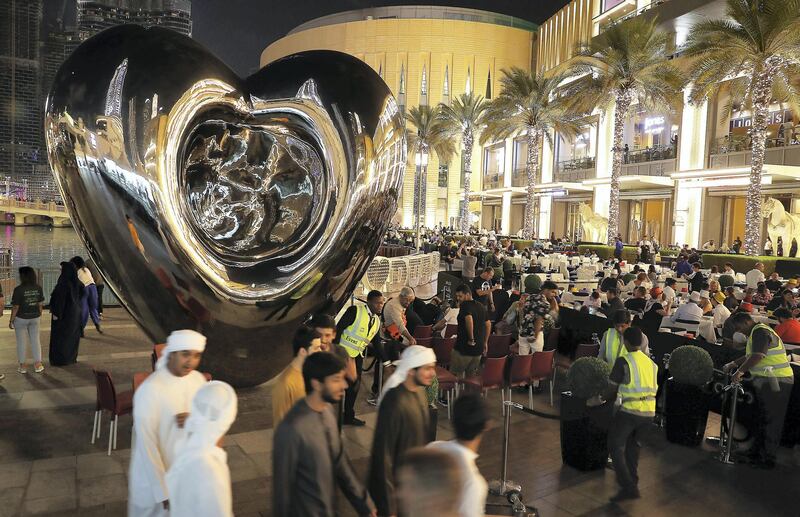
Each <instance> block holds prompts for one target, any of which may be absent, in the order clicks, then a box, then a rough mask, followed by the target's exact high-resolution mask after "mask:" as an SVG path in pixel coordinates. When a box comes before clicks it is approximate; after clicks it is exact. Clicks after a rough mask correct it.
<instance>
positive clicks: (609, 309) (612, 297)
mask: <svg viewBox="0 0 800 517" xmlns="http://www.w3.org/2000/svg"><path fill="white" fill-rule="evenodd" d="M606 298H607V299H608V302H606V303H603V305H602V306H601V307H600V312H602V313H603V314H605V315H606V318H609V319H611V318H613V317H614V313H615V312H617V311H624V310H625V305H624V304H623V303H622V300H620V299H619V291H617V290H616V289H609V290H608V291H607V292H606Z"/></svg>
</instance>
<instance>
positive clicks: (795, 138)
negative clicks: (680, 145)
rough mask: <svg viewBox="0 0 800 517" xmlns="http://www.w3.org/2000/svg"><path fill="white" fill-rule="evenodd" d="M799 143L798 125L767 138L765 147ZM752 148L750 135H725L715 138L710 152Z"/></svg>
mask: <svg viewBox="0 0 800 517" xmlns="http://www.w3.org/2000/svg"><path fill="white" fill-rule="evenodd" d="M793 145H800V126H798V127H797V129H796V130H793V131H791V132H788V131H787V133H786V134H785V135H784V136H778V137H774V138H767V148H775V147H790V146H793ZM752 149H753V140H752V138H750V135H727V136H723V137H722V138H716V139H714V141H713V142H712V143H711V154H729V153H738V152H743V151H751V150H752Z"/></svg>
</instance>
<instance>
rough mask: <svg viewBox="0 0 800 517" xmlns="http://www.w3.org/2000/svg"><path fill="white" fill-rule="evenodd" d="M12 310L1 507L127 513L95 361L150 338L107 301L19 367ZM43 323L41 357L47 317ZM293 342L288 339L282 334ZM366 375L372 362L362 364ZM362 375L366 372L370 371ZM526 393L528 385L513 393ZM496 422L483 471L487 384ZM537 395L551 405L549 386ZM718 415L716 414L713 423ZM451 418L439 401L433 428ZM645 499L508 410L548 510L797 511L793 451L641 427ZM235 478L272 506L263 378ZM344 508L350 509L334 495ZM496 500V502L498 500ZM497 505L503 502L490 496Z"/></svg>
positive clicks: (354, 431) (125, 437) (134, 362)
mask: <svg viewBox="0 0 800 517" xmlns="http://www.w3.org/2000/svg"><path fill="white" fill-rule="evenodd" d="M6 318H8V313H6V315H5V316H4V317H3V318H2V319H1V320H0V328H1V329H2V330H0V372H2V373H5V374H6V378H5V380H3V381H2V382H0V515H2V516H5V515H9V516H11V515H76V516H82V517H83V516H94V515H97V516H117V515H120V516H122V515H125V509H126V503H125V500H126V496H127V471H128V462H129V458H130V430H131V418H130V416H126V417H123V418H121V419H120V425H119V438H118V449H117V450H116V451H114V452H113V453H112V455H111V456H110V457H109V456H107V455H106V452H105V451H106V445H107V441H106V440H107V439H108V419H107V417H106V418H105V419H104V425H103V434H102V436H101V438H100V441H99V442H98V443H96V444H94V445H92V444H91V443H90V438H91V436H90V434H91V429H92V418H93V412H94V398H95V387H94V381H93V377H92V370H91V368H92V366H95V367H97V368H101V369H107V370H109V371H110V372H111V373H112V375H113V378H114V382H115V384H116V385H117V387H118V389H120V390H123V389H128V388H129V387H130V385H131V379H132V376H133V373H134V372H137V371H148V370H149V369H150V357H149V356H150V347H151V344H150V343H149V341H148V339H147V338H146V337H145V335H144V334H143V333H142V332H141V331H140V330H139V329H138V328H137V326H136V325H135V324H134V323H133V321H132V320H131V319H130V317H129V316H128V315H127V314H126V313H125V312H124V311H122V310H121V309H107V310H106V319H105V322H104V327H105V330H106V333H105V334H104V335H99V334H97V333H96V332H95V331H94V329H88V330H87V337H86V338H85V339H83V340H82V341H81V348H80V355H79V358H78V360H79V362H78V364H76V365H73V366H70V367H66V368H56V367H49V366H48V365H47V364H46V366H47V369H46V370H45V371H44V373H42V374H34V373H32V372H31V373H28V374H27V375H20V374H18V373H17V372H16V352H15V345H14V334H13V331H12V330H10V329H8V328H7V323H8V321H7V319H6ZM43 326H44V328H43V330H42V342H43V343H44V346H43V349H44V350H43V354H44V356H45V357H47V345H46V344H47V342H48V339H49V334H50V333H49V322H47V323H45V324H44V325H43ZM285 346H289V344H288V343H287V344H285ZM367 375H370V374H367ZM365 384H366V385H367V386H368V385H369V381H367V382H366V383H365ZM517 396H518V397H519V400H520V401H521V402H524V401H525V400H526V399H527V395H522V394H520V395H517ZM490 403H491V405H492V408H493V409H494V410H495V412H496V416H497V422H498V425H497V427H495V428H494V429H493V430H491V431H490V432H489V433H488V435H487V437H486V439H485V440H484V442H483V445H482V447H481V450H480V458H479V460H478V466H479V468H480V470H481V471H482V473H483V474H484V476H485V477H486V478H487V479H494V478H497V477H498V474H499V473H500V464H501V459H500V458H501V456H500V454H501V451H502V433H501V427H500V425H499V424H500V423H501V419H500V401H499V396H498V395H497V394H496V393H494V394H490ZM535 405H536V407H537V408H538V409H541V410H542V411H555V410H552V409H551V408H550V407H549V403H548V401H547V400H546V397H545V396H544V395H541V396H540V395H537V397H536V401H535ZM358 408H359V412H360V416H361V417H362V418H363V419H364V420H366V421H367V426H366V427H363V428H345V431H344V435H345V443H346V447H347V451H348V453H349V455H350V458H351V459H352V461H353V464H354V466H355V467H356V469H357V470H358V471H359V472H360V473H361V475H362V476H365V475H366V467H367V461H368V455H369V447H370V442H371V439H372V433H373V429H374V424H375V416H376V414H375V410H374V408H373V407H371V406H369V405H367V404H366V402H365V400H364V393H362V394H361V396H360V400H359V405H358ZM718 425H719V421H718V420H717V419H716V418H711V419H710V421H709V431H710V432H711V431H713V430H714V429H717V428H718ZM451 436H452V430H451V427H450V424H449V422H448V420H447V413H446V411H445V410H444V409H443V410H442V411H440V417H439V437H440V438H442V439H447V438H450V437H451ZM642 442H643V445H644V448H643V451H642V459H641V464H640V478H641V481H640V487H641V491H642V499H640V500H637V501H632V502H626V503H623V504H618V505H617V504H610V503H609V502H608V498H609V497H610V496H611V495H613V494H614V493H615V492H616V486H615V481H614V475H613V472H612V471H610V470H601V471H595V472H580V471H577V470H575V469H572V468H570V467H566V466H563V465H562V463H561V456H560V443H559V425H558V421H557V420H552V419H545V418H539V417H532V416H528V415H525V414H520V413H517V414H514V415H513V423H512V426H511V450H512V454H511V455H510V461H509V477H510V478H511V479H514V480H515V481H517V482H519V483H521V484H522V486H523V495H524V498H525V501H526V502H528V503H529V504H532V505H534V506H536V507H537V508H538V509H539V511H540V514H541V515H542V516H544V517H550V516H573V515H632V516H648V517H650V516H680V517H689V516H695V515H696V516H708V515H726V514H728V515H753V516H759V515H765V516H766V515H769V516H776V517H777V516H797V515H800V506H798V503H797V497H796V493H797V489H798V481H800V467H798V466H797V464H796V463H795V461H796V459H795V458H794V457H793V454H792V451H790V450H786V449H783V450H781V455H780V458H779V465H778V467H777V468H776V469H775V470H774V471H763V470H755V469H752V468H750V467H747V466H740V465H737V466H726V465H722V464H720V463H718V462H717V461H716V460H715V459H714V457H713V452H712V449H711V448H708V447H707V446H705V445H704V446H703V447H702V448H697V449H691V448H686V447H680V446H677V445H672V444H669V443H668V442H666V440H665V439H664V435H663V432H662V431H661V430H659V429H657V428H652V429H651V430H650V432H649V433H648V434H647V435H646V436H644V437H643V438H642ZM224 446H225V450H226V451H227V453H228V461H229V464H230V468H231V475H232V479H233V494H234V506H235V513H236V515H237V516H239V517H249V516H256V515H262V516H267V515H271V511H270V506H271V502H270V494H271V492H272V479H271V458H272V456H271V451H272V416H271V407H270V399H269V387H268V386H261V387H258V388H252V389H246V390H240V391H239V416H238V418H237V420H236V423H235V424H234V425H233V428H232V429H231V431H230V433H229V435H228V436H227V437H226V438H225V442H224ZM340 499H341V500H340V503H341V504H340V506H341V512H340V515H352V512H351V511H350V510H349V508H347V506H346V502H345V501H344V498H343V497H342V498H340ZM493 511H494V508H493ZM494 513H497V514H506V515H507V514H508V512H507V511H506V512H505V513H504V512H503V510H502V509H501V508H497V509H496V511H494Z"/></svg>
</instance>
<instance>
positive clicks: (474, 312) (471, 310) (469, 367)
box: [450, 284, 492, 377]
mask: <svg viewBox="0 0 800 517" xmlns="http://www.w3.org/2000/svg"><path fill="white" fill-rule="evenodd" d="M456 300H457V301H458V334H457V338H456V345H455V348H454V349H453V353H452V354H451V356H450V372H451V373H452V374H453V375H455V376H456V377H460V376H461V374H466V376H467V377H471V376H473V375H477V374H478V371H479V370H480V365H481V356H482V355H483V351H484V350H485V349H486V346H487V343H488V341H489V334H490V333H491V331H492V322H491V321H489V318H488V317H487V315H486V309H485V308H484V307H483V305H482V304H480V303H478V302H477V301H475V300H473V299H472V291H471V290H470V288H469V287H467V286H466V285H463V284H462V285H460V286H458V288H457V289H456Z"/></svg>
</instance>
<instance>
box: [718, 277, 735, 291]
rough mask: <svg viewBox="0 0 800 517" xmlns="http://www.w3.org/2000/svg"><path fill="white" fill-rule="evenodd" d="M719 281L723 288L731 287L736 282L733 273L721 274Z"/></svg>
mask: <svg viewBox="0 0 800 517" xmlns="http://www.w3.org/2000/svg"><path fill="white" fill-rule="evenodd" d="M718 281H719V286H720V288H722V289H725V288H726V287H730V286H732V285H733V284H734V283H735V280H734V278H733V277H732V276H731V275H721V276H720V277H719V280H718Z"/></svg>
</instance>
